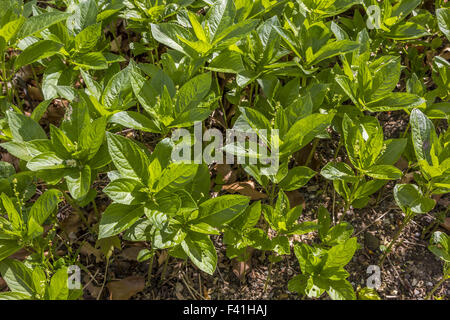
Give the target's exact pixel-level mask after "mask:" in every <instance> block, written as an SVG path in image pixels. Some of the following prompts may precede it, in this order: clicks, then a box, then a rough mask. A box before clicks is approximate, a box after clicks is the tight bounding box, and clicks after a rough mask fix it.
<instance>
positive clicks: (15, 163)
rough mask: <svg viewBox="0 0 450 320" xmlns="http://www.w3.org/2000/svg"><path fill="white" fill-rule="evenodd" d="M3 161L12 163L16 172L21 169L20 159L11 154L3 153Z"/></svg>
mask: <svg viewBox="0 0 450 320" xmlns="http://www.w3.org/2000/svg"><path fill="white" fill-rule="evenodd" d="M2 161H4V162H9V163H11V164H12V165H13V166H14V168H15V169H16V171H17V170H18V169H19V159H17V158H16V157H14V156H12V155H11V154H9V153H2Z"/></svg>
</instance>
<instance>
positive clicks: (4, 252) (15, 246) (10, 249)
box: [0, 239, 22, 261]
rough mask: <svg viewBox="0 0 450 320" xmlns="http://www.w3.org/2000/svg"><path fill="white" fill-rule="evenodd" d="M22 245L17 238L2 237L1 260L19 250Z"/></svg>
mask: <svg viewBox="0 0 450 320" xmlns="http://www.w3.org/2000/svg"><path fill="white" fill-rule="evenodd" d="M21 248H22V246H20V245H19V243H18V242H17V240H4V239H0V261H2V260H3V259H6V258H8V257H9V256H10V255H12V254H14V253H15V252H17V251H19V250H20V249H21Z"/></svg>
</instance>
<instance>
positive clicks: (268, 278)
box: [264, 261, 273, 293]
mask: <svg viewBox="0 0 450 320" xmlns="http://www.w3.org/2000/svg"><path fill="white" fill-rule="evenodd" d="M272 266H273V261H271V262H270V265H269V270H268V272H267V279H266V282H265V283H264V293H265V292H267V285H268V284H269V281H270V275H271V272H272Z"/></svg>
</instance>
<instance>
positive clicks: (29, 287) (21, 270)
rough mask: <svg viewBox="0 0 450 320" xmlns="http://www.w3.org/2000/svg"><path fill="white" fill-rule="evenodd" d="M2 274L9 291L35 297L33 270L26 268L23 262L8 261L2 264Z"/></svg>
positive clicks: (0, 269)
mask: <svg viewBox="0 0 450 320" xmlns="http://www.w3.org/2000/svg"><path fill="white" fill-rule="evenodd" d="M0 274H1V275H2V278H3V280H5V281H6V284H7V285H8V287H9V289H10V290H11V291H13V292H18V293H22V294H26V295H30V296H32V295H34V292H35V290H34V284H33V276H32V269H29V268H27V267H25V265H24V264H23V263H22V262H19V261H17V260H12V259H6V260H3V261H2V262H0Z"/></svg>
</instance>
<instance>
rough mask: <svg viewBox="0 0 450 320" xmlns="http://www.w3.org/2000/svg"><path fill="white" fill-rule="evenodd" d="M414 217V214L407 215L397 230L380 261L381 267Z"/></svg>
mask: <svg viewBox="0 0 450 320" xmlns="http://www.w3.org/2000/svg"><path fill="white" fill-rule="evenodd" d="M413 217H414V215H412V214H408V213H407V214H406V216H405V218H404V219H403V222H402V224H401V226H400V228H399V229H398V230H397V233H396V234H395V236H394V238H393V239H392V240H391V242H390V243H389V245H388V247H387V249H386V251H384V253H383V255H382V256H381V259H380V263H379V264H380V266H383V262H384V259H385V258H386V256H387V254H388V253H389V252H390V251H391V248H392V246H393V245H394V243H395V242H396V241H397V240H398V238H399V237H400V234H401V233H402V231H403V229H404V228H405V227H406V225H407V224H408V223H409V222H410V221H411V219H412V218H413Z"/></svg>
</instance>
